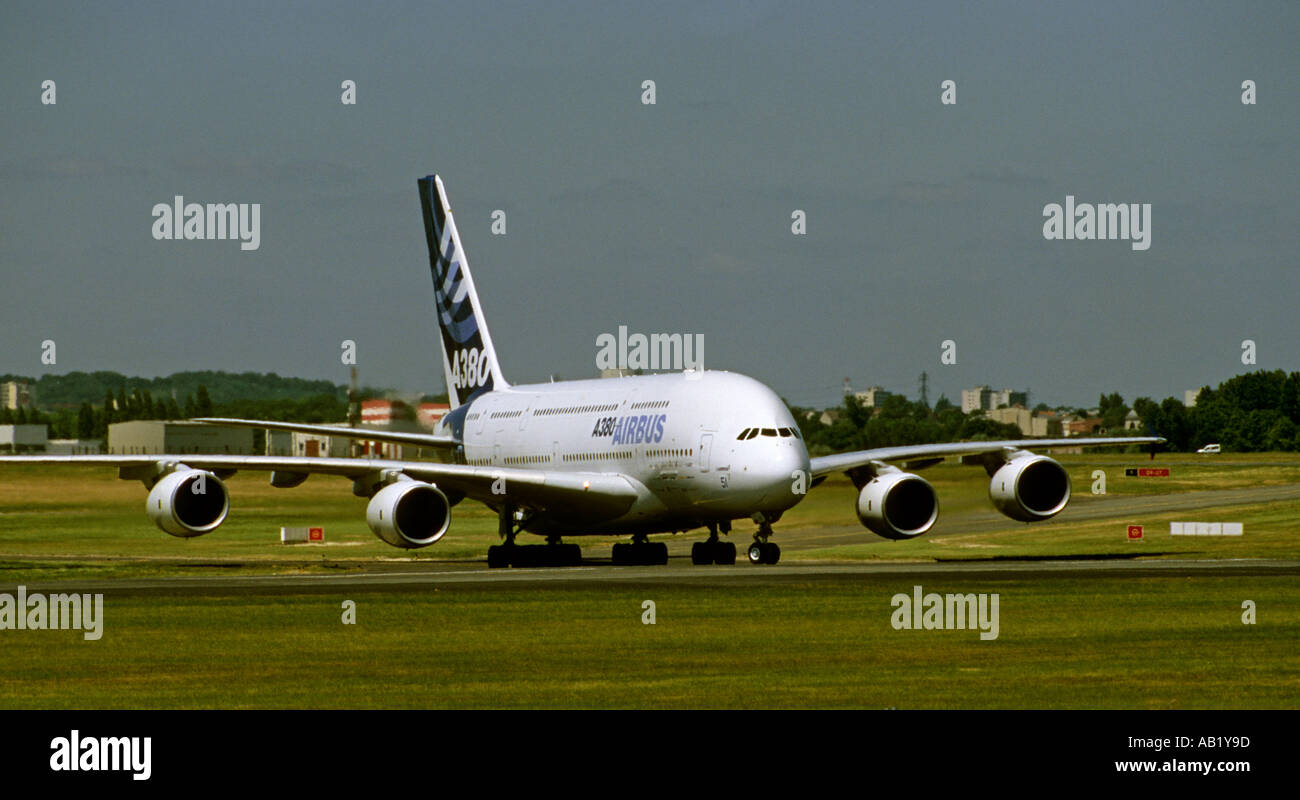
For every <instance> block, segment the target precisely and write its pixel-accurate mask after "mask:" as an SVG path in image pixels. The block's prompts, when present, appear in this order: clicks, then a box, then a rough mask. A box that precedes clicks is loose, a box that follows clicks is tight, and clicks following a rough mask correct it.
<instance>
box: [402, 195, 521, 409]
mask: <svg viewBox="0 0 1300 800" xmlns="http://www.w3.org/2000/svg"><path fill="white" fill-rule="evenodd" d="M419 185H420V205H421V206H422V207H423V208H424V233H425V236H426V238H427V239H428V241H429V266H430V268H431V269H432V270H433V295H434V299H435V300H436V301H437V306H438V327H439V328H440V329H441V331H442V367H443V369H444V370H445V372H446V376H447V395H448V397H449V399H450V402H451V407H452V408H456V407H457V406H461V405H464V404H465V403H467V402H469V401H470V400H472V399H474V398H475V397H477V396H479V395H480V394H484V393H486V392H490V391H492V390H493V389H504V388H506V387H508V386H509V385H510V384H509V383H506V379H505V377H504V376H503V375H502V374H501V364H500V363H499V362H498V361H497V351H496V348H494V347H493V346H492V337H491V336H490V335H488V329H487V321H486V320H485V319H484V318H483V307H482V306H481V305H479V301H478V293H477V292H475V291H474V279H473V278H471V277H470V274H469V262H468V261H466V260H465V249H464V248H463V247H461V244H460V234H459V233H458V232H457V231H456V222H455V220H454V219H452V216H451V204H450V203H448V202H447V190H446V189H444V188H443V185H442V179H441V178H439V177H438V176H437V175H430V176H428V177H426V178H420V179H419Z"/></svg>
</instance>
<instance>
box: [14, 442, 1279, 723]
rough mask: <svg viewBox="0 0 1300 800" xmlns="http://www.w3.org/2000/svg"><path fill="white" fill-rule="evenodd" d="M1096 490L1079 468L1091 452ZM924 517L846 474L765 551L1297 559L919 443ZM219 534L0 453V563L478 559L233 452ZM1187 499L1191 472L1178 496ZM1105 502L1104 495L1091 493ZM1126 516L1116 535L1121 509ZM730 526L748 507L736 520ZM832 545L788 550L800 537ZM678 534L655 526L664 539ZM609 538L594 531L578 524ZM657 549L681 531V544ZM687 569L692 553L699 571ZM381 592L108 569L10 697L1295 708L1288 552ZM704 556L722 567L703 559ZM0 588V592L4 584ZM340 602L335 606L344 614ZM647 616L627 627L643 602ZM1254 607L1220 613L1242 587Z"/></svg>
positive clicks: (160, 567) (372, 563)
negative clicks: (882, 511)
mask: <svg viewBox="0 0 1300 800" xmlns="http://www.w3.org/2000/svg"><path fill="white" fill-rule="evenodd" d="M1061 460H1062V463H1064V464H1066V466H1067V467H1068V468H1069V469H1070V472H1071V476H1072V479H1073V481H1074V489H1075V497H1076V500H1075V504H1078V505H1079V506H1081V507H1082V506H1084V505H1086V504H1091V503H1105V502H1106V500H1107V498H1135V497H1143V496H1153V497H1155V496H1157V495H1159V494H1160V493H1166V494H1169V495H1171V496H1173V497H1175V498H1177V497H1178V496H1179V493H1183V492H1195V491H1200V490H1209V489H1226V488H1235V489H1247V488H1250V487H1257V486H1267V485H1274V484H1276V485H1288V484H1295V483H1300V458H1297V457H1295V456H1289V455H1279V454H1264V455H1255V456H1250V457H1246V456H1218V457H1213V460H1210V459H1207V458H1205V457H1191V456H1165V455H1162V456H1160V457H1158V459H1157V461H1156V465H1158V466H1169V467H1170V468H1171V470H1172V471H1173V474H1172V475H1171V476H1170V477H1168V478H1143V479H1138V478H1127V479H1126V478H1124V477H1123V470H1124V467H1126V466H1149V465H1150V462H1148V461H1146V460H1145V456H1120V455H1103V456H1094V455H1086V456H1063V457H1061ZM1097 468H1100V469H1104V470H1105V471H1106V473H1107V493H1106V496H1105V497H1103V498H1094V497H1093V496H1092V495H1091V493H1090V492H1089V487H1090V485H1091V484H1092V477H1091V473H1092V470H1094V469H1097ZM924 474H925V475H926V477H927V478H928V479H929V480H931V482H932V483H934V485H935V487H936V489H937V490H938V492H939V495H940V501H941V508H942V515H941V518H940V524H939V525H938V526H936V529H935V531H933V532H932V534H930V535H927V536H925V537H921V538H920V539H918V540H915V541H910V542H888V541H885V540H881V539H877V538H876V537H875V536H874V535H872V534H870V533H869V532H867V531H866V530H865V529H862V528H861V527H860V526H858V523H857V520H856V518H855V517H854V515H853V510H852V509H853V500H854V491H853V488H852V486H851V485H850V484H848V482H847V481H844V480H840V479H832V480H831V481H828V482H827V485H825V486H822V487H819V488H817V489H815V490H813V492H812V493H811V494H810V496H809V498H808V499H807V500H806V501H805V503H803V504H801V505H800V506H799V507H798V508H796V509H795V510H793V511H792V512H790V513H788V514H787V515H786V518H785V519H783V520H782V521H781V522H780V523H779V524H778V526H777V530H778V536H779V537H780V540H781V541H782V542H788V543H790V544H789V545H788V548H787V549H786V551H785V553H784V555H783V563H798V562H801V561H803V562H809V563H815V562H822V561H839V562H854V561H862V560H894V561H904V562H906V561H917V562H934V561H936V560H948V559H987V558H999V557H1009V558H1023V559H1034V558H1040V557H1042V558H1084V559H1104V558H1106V557H1109V556H1116V555H1120V556H1135V555H1140V556H1145V557H1148V558H1154V559H1162V558H1169V557H1179V558H1213V559H1220V558H1232V559H1251V558H1273V559H1295V558H1296V556H1297V550H1298V548H1297V546H1296V543H1297V528H1298V527H1300V508H1296V504H1295V503H1265V504H1261V505H1258V506H1255V505H1230V506H1226V507H1224V508H1222V509H1218V508H1213V507H1210V508H1198V509H1195V510H1194V511H1189V512H1187V513H1181V512H1180V511H1178V510H1177V506H1176V505H1175V506H1174V508H1173V510H1167V511H1164V512H1161V513H1157V514H1152V515H1150V516H1149V517H1146V518H1143V519H1139V520H1133V519H1130V518H1128V517H1127V516H1123V517H1119V518H1110V517H1106V516H1104V515H1103V516H1102V517H1098V518H1089V519H1086V520H1080V521H1076V522H1069V521H1065V520H1054V521H1052V522H1049V523H1046V524H1042V525H1034V526H1029V525H1024V524H1021V523H1015V522H1012V521H1010V520H1007V519H1005V518H1003V517H1001V516H999V515H996V514H991V515H990V512H989V510H988V503H987V499H986V497H985V490H986V486H987V478H986V477H985V475H984V473H983V472H982V471H981V470H979V469H975V468H970V467H961V466H947V465H941V466H938V467H935V468H933V469H931V470H927V471H926V472H925V473H924ZM228 485H229V487H230V489H231V495H232V510H231V514H230V519H229V521H228V522H227V523H226V525H224V526H223V527H222V528H221V529H220V530H219V531H217V532H215V533H213V534H211V535H208V536H204V537H199V538H197V539H190V540H181V539H176V538H173V537H170V536H167V535H166V534H163V533H161V532H160V531H158V530H156V529H155V528H153V526H152V525H151V524H150V523H149V522H148V521H147V519H146V518H145V515H144V513H143V504H144V492H143V489H142V487H141V486H140V485H139V484H138V483H134V482H125V481H118V480H116V479H115V477H114V476H113V474H112V471H111V470H104V469H102V468H98V469H97V468H86V467H35V468H14V467H11V466H6V467H3V468H0V585H3V586H10V587H12V586H15V585H18V584H28V585H37V586H41V587H46V589H47V590H48V591H56V590H58V589H56V588H50V587H58V586H59V585H64V586H73V585H75V583H76V582H77V580H78V579H83V578H96V579H101V580H105V579H106V580H108V581H110V585H111V582H112V581H114V580H118V579H126V578H133V577H173V576H202V575H212V574H220V575H230V574H260V573H269V572H277V573H300V572H305V573H317V574H330V573H348V572H360V571H363V570H373V569H376V568H379V567H382V566H384V565H389V564H393V565H398V566H401V565H406V567H407V568H410V567H413V566H423V565H424V564H426V563H429V564H433V565H437V564H439V563H446V564H447V566H448V567H455V568H465V567H468V568H474V567H473V564H472V562H475V561H482V560H483V559H484V557H485V551H486V548H487V546H488V545H489V544H491V543H493V542H495V541H496V535H495V519H494V518H493V516H492V515H491V514H490V513H489V512H487V511H486V510H485V509H483V508H481V507H479V506H477V505H475V504H471V503H464V504H461V505H460V506H457V508H456V510H455V518H454V520H453V528H452V531H451V532H450V533H449V534H448V536H447V537H446V538H445V539H444V540H443V541H442V542H440V543H439V544H437V545H435V546H433V547H431V548H428V549H426V550H422V551H414V552H410V553H407V552H401V551H397V550H394V549H392V548H389V547H388V546H386V545H384V544H382V543H380V542H379V541H378V540H376V539H375V538H374V536H373V534H371V533H370V531H369V530H368V529H367V528H366V526H365V523H364V520H363V513H364V507H365V501H364V500H361V499H358V498H355V497H353V496H352V495H351V494H350V492H349V484H348V483H347V482H345V481H342V480H330V479H328V478H319V477H318V478H313V479H312V480H310V481H308V482H307V483H306V484H304V485H303V486H301V487H298V488H296V489H289V490H277V489H273V488H271V487H269V486H267V485H266V483H265V477H264V476H259V475H256V474H247V475H245V474H241V475H238V476H236V477H234V478H232V479H231V480H230V481H229V482H228ZM1188 496H1190V495H1188ZM1097 508H1099V509H1104V506H1098V507H1097ZM1169 519H1194V520H1201V521H1215V520H1221V521H1222V520H1231V521H1242V522H1244V523H1245V525H1246V535H1245V536H1242V537H1232V538H1222V539H1214V540H1209V539H1207V538H1205V537H1196V538H1182V537H1170V536H1169V535H1168V525H1167V522H1168V520H1169ZM1130 522H1138V523H1141V524H1144V525H1146V526H1147V531H1148V533H1147V538H1146V539H1144V540H1143V541H1142V542H1128V541H1126V540H1125V538H1124V527H1123V526H1124V525H1126V524H1128V523H1130ZM307 524H312V525H316V524H319V525H323V526H324V527H325V529H326V536H327V539H328V543H327V544H325V545H299V546H285V545H281V544H279V542H278V528H279V526H280V525H307ZM737 533H738V534H741V533H743V534H744V535H743V538H741V537H737V539H736V540H737V542H738V543H743V542H744V541H746V540H747V539H748V530H747V529H746V528H738V530H737ZM827 536H829V537H831V538H832V539H835V537H840V538H841V539H843V543H839V542H838V541H836V542H835V543H832V544H830V545H828V546H824V547H823V546H816V547H812V546H799V543H800V542H801V541H808V542H811V541H814V540H818V541H820V539H818V537H827ZM694 538H695V537H678V538H677V541H676V543H674V545H673V547H674V548H684V547H686V546H688V544H689V541H691V540H693V539H694ZM583 544H584V545H591V546H590V547H588V550H587V552H588V554H589V555H593V556H596V557H607V556H608V550H607V548H606V544H607V542H605V541H601V542H585V541H584V542H583ZM678 552H679V551H678ZM701 569H708V568H701ZM761 570H762V568H758V567H754V568H750V567H748V566H746V567H743V568H737V569H736V570H735V571H734V572H733V573H732V576H731V577H730V578H729V579H727V580H718V581H716V582H711V581H708V580H698V581H691V582H686V583H684V582H681V581H677V582H667V581H658V580H655V579H654V578H653V577H648V578H646V579H645V580H644V581H638V582H631V583H629V582H608V583H592V584H590V585H574V584H568V583H557V584H555V585H549V586H536V585H533V586H529V587H526V588H525V587H515V586H510V585H507V584H470V585H457V584H446V585H437V584H432V583H429V584H420V585H418V586H416V587H404V588H400V589H394V590H391V591H390V590H378V589H363V590H360V591H358V592H356V593H347V592H346V591H344V590H337V591H333V590H332V591H296V590H293V589H288V590H278V591H276V592H271V591H208V590H204V589H203V588H202V587H201V586H199V587H193V588H191V587H189V586H188V585H184V586H182V585H179V584H178V585H177V587H176V588H175V589H174V590H171V589H167V590H162V591H153V592H135V591H130V590H123V591H113V590H111V589H106V590H104V592H105V606H106V608H105V621H104V636H103V638H102V639H100V640H98V641H85V640H83V638H82V636H81V634H80V632H77V631H39V632H38V631H13V630H0V643H3V644H4V648H3V651H0V652H2V654H0V707H6V708H226V707H238V708H244V707H255V708H263V707H266V708H338V707H346V708H372V707H376V708H441V707H492V708H511V707H548V708H554V707H565V708H567V707H581V708H605V707H617V708H629V707H630V708H657V707H671V708H682V707H692V708H693V707H711V708H712V707H725V708H751V707H778V708H786V707H791V708H793V707H798V708H806V707H815V708H825V707H853V708H887V707H897V708H1058V707H1064V708H1296V707H1297V706H1300V648H1297V647H1296V643H1297V642H1300V581H1297V580H1296V577H1295V575H1294V573H1293V572H1292V573H1289V574H1279V575H1270V574H1263V573H1260V574H1256V573H1243V574H1241V575H1237V576H1224V575H1196V574H1188V573H1182V572H1178V571H1177V570H1171V571H1169V573H1168V574H1167V575H1157V576H1152V575H1151V574H1148V573H1141V572H1135V573H1134V574H1133V575H1132V576H1127V575H1117V574H1113V573H1112V574H1105V575H1091V576H1090V575H1082V574H1077V573H1067V574H1062V575H1040V574H1034V573H1024V572H1016V573H996V574H995V573H988V574H981V575H979V576H977V577H971V576H967V575H960V574H944V575H943V576H942V577H940V576H937V575H927V576H926V577H924V578H917V577H913V576H909V575H907V574H906V573H901V574H900V573H889V574H868V575H854V576H842V577H837V576H833V575H832V576H819V577H818V578H817V579H815V580H812V579H807V578H801V577H799V576H787V577H784V578H780V579H776V578H764V579H762V580H754V579H749V578H748V576H750V575H756V576H759V575H761V574H762V573H761ZM719 574H721V573H719ZM918 584H921V585H923V586H924V588H925V591H927V592H928V591H936V592H977V593H979V592H984V593H997V594H999V596H1000V626H999V627H1000V633H999V636H998V638H997V639H996V640H993V641H981V640H980V638H979V636H978V632H977V631H974V630H931V631H909V630H894V629H893V628H892V626H891V625H890V616H891V612H892V608H891V605H890V598H891V597H892V596H893V595H894V594H895V593H897V592H901V593H904V594H907V593H910V592H911V591H912V587H913V586H915V585H918ZM5 591H7V590H5ZM345 600H353V601H355V603H356V617H357V623H356V624H355V625H344V624H342V621H341V616H342V613H343V611H342V603H343V601H345ZM646 600H651V601H653V602H654V603H655V604H656V616H657V619H656V624H654V625H646V624H642V613H643V611H642V603H643V602H644V601H646ZM1247 600H1249V601H1252V602H1253V603H1254V604H1255V606H1256V609H1257V610H1256V613H1257V621H1256V624H1250V625H1247V624H1243V621H1242V614H1243V611H1242V604H1243V602H1244V601H1247Z"/></svg>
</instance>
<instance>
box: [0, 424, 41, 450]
mask: <svg viewBox="0 0 1300 800" xmlns="http://www.w3.org/2000/svg"><path fill="white" fill-rule="evenodd" d="M49 436H50V429H49V426H48V425H0V452H4V453H43V452H45V445H46V442H47V441H48V440H49Z"/></svg>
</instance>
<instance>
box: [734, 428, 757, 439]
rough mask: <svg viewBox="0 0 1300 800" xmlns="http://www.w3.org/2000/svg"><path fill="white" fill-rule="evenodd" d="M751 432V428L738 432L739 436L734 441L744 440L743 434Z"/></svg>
mask: <svg viewBox="0 0 1300 800" xmlns="http://www.w3.org/2000/svg"><path fill="white" fill-rule="evenodd" d="M751 430H753V429H752V428H746V429H744V430H743V431H741V432H740V435H739V436H737V437H736V441H740V440H741V439H744V438H745V434H747V433H749V432H750V431H751Z"/></svg>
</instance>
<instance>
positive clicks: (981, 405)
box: [961, 386, 993, 414]
mask: <svg viewBox="0 0 1300 800" xmlns="http://www.w3.org/2000/svg"><path fill="white" fill-rule="evenodd" d="M992 397H993V391H992V390H991V389H989V387H987V386H976V387H975V388H974V389H962V390H961V413H963V414H969V413H970V412H972V411H981V410H986V409H988V408H989V400H990V399H992Z"/></svg>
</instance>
